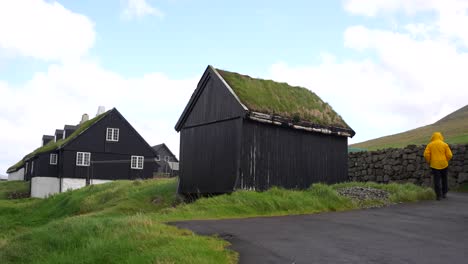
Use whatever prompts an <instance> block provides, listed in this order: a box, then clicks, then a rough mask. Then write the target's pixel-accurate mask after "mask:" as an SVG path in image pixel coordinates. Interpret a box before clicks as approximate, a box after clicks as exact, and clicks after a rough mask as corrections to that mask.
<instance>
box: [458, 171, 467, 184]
mask: <svg viewBox="0 0 468 264" xmlns="http://www.w3.org/2000/svg"><path fill="white" fill-rule="evenodd" d="M457 182H458V183H459V184H460V183H465V182H468V173H467V172H462V173H459V174H458V179H457Z"/></svg>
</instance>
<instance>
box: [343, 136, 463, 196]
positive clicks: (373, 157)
mask: <svg viewBox="0 0 468 264" xmlns="http://www.w3.org/2000/svg"><path fill="white" fill-rule="evenodd" d="M425 147H426V146H425V145H423V146H416V145H409V146H407V147H406V148H403V149H384V150H378V151H369V152H355V153H349V159H348V166H349V178H350V180H352V181H363V182H366V181H374V182H378V183H391V182H398V183H404V182H411V183H414V184H418V185H423V186H432V177H431V176H432V175H431V170H430V168H429V165H428V164H427V163H426V161H425V160H424V157H423V153H424V149H425ZM450 148H451V150H452V153H453V158H452V160H451V161H450V162H449V169H448V183H449V188H456V187H457V186H458V185H459V184H461V183H465V182H468V144H467V145H450Z"/></svg>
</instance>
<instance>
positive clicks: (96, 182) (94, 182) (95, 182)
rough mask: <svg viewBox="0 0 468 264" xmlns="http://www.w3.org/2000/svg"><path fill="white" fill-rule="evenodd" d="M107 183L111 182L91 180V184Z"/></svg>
mask: <svg viewBox="0 0 468 264" xmlns="http://www.w3.org/2000/svg"><path fill="white" fill-rule="evenodd" d="M107 182H112V180H98V179H92V180H91V184H101V183H107Z"/></svg>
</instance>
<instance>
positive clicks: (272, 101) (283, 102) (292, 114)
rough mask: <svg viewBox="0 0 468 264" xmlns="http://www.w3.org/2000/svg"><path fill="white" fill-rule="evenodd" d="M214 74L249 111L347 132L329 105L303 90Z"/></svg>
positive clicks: (286, 85) (233, 74) (266, 81)
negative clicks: (219, 76) (218, 76)
mask: <svg viewBox="0 0 468 264" xmlns="http://www.w3.org/2000/svg"><path fill="white" fill-rule="evenodd" d="M217 71H218V72H219V73H220V74H221V76H222V77H223V79H224V80H225V81H226V82H227V83H228V84H229V86H230V87H231V88H232V89H233V90H234V92H235V93H236V95H237V96H238V97H239V99H240V100H241V102H242V103H243V104H244V105H245V106H247V108H249V110H252V111H256V112H261V113H267V114H277V115H280V116H283V117H286V118H290V119H291V120H297V121H298V120H302V121H307V122H312V123H317V124H321V125H328V126H336V127H342V128H347V129H350V127H349V126H348V125H347V124H346V123H345V122H344V120H343V119H342V118H341V116H339V115H338V114H337V113H336V112H335V111H334V110H333V109H332V107H331V106H330V105H329V104H327V103H325V102H323V101H322V99H320V97H318V96H317V95H316V94H315V93H313V92H311V91H310V90H308V89H306V88H303V87H298V86H290V85H288V84H287V83H279V82H275V81H272V80H263V79H256V78H251V77H249V76H247V75H241V74H238V73H234V72H228V71H224V70H219V69H217Z"/></svg>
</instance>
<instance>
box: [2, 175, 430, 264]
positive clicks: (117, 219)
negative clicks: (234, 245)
mask: <svg viewBox="0 0 468 264" xmlns="http://www.w3.org/2000/svg"><path fill="white" fill-rule="evenodd" d="M176 185H177V183H176V181H175V180H148V181H136V182H132V181H119V182H113V183H109V184H103V185H97V186H90V187H86V188H83V189H80V190H76V191H71V192H66V193H63V194H59V195H56V196H53V197H51V198H48V199H44V200H39V199H22V200H0V211H1V212H2V214H0V223H1V224H0V263H235V262H236V261H237V254H236V253H234V252H232V251H230V250H227V249H226V246H228V243H227V242H225V241H223V240H221V239H218V238H216V237H201V236H196V235H194V234H193V233H191V232H189V231H184V230H179V229H176V228H174V227H172V226H168V225H166V224H164V222H167V221H175V220H187V219H215V218H216V219H219V218H232V217H251V216H270V215H285V214H303V213H314V212H324V211H339V210H348V209H355V208H359V206H361V205H360V204H359V203H356V202H354V201H351V200H350V199H348V198H344V197H341V196H339V195H338V194H337V192H336V191H335V190H336V189H337V188H340V187H344V186H352V185H360V186H362V185H368V186H372V187H376V188H383V189H387V190H389V191H390V192H391V193H392V196H391V200H392V201H393V202H400V201H417V200H424V199H433V198H434V194H433V192H432V191H431V190H430V189H423V188H420V187H416V186H414V185H411V184H407V185H396V184H389V185H377V184H363V183H359V184H358V183H347V184H339V185H332V186H327V185H323V184H316V185H314V186H313V187H311V188H309V189H307V190H303V191H293V190H284V189H280V188H273V189H271V190H269V191H266V192H262V193H259V192H252V191H240V192H235V193H233V194H230V195H221V196H217V197H212V198H203V199H199V200H198V201H196V202H194V203H191V204H183V203H181V202H180V201H179V200H177V198H176V196H175V190H176ZM0 186H1V183H0ZM369 203H373V204H379V203H381V202H380V201H369ZM175 205H178V206H176V207H175Z"/></svg>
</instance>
